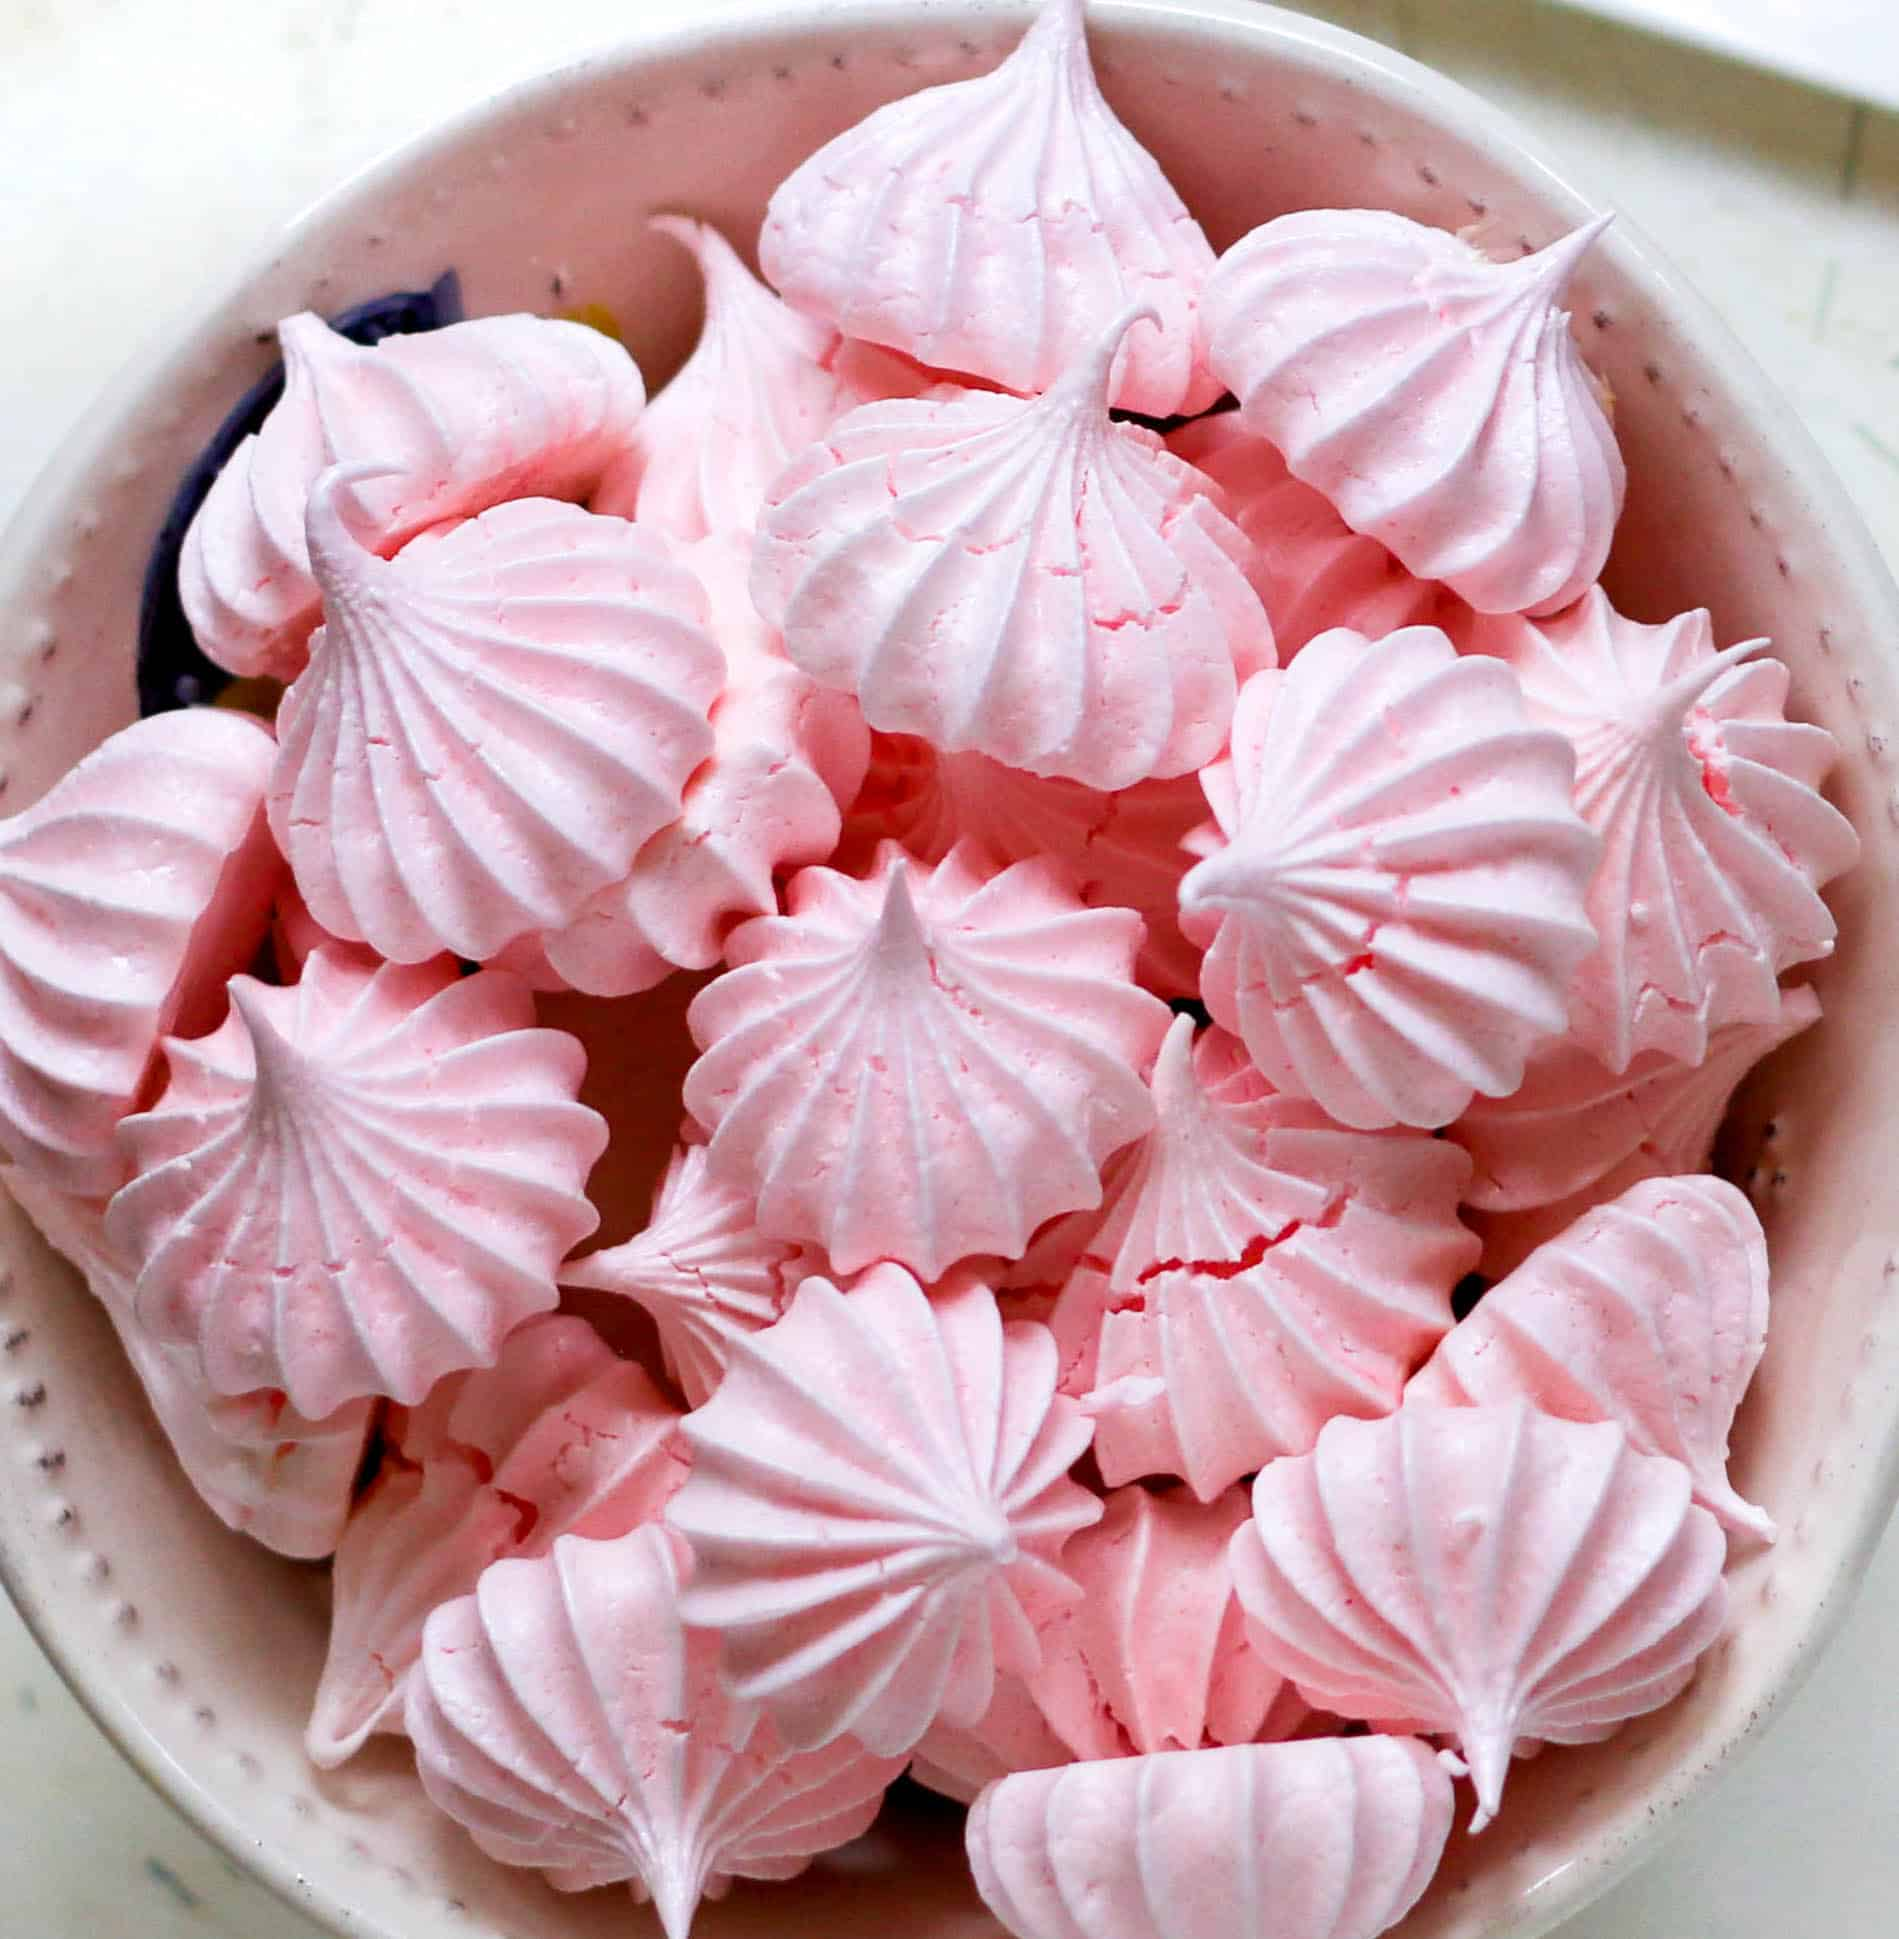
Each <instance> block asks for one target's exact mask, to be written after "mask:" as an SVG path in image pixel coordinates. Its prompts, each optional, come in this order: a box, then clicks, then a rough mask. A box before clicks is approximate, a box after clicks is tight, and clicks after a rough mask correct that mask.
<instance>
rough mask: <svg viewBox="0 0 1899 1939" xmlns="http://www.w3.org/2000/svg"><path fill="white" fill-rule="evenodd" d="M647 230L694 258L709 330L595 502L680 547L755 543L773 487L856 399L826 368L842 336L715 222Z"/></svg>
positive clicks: (664, 224)
mask: <svg viewBox="0 0 1899 1939" xmlns="http://www.w3.org/2000/svg"><path fill="white" fill-rule="evenodd" d="M648 226H649V227H651V228H654V229H657V230H659V231H660V232H661V233H662V234H664V235H668V236H671V237H672V239H673V240H674V241H675V242H677V243H678V244H679V245H680V246H681V247H682V248H683V249H687V250H689V251H690V252H691V254H692V259H693V261H694V262H695V263H697V265H698V267H699V274H700V276H701V278H702V279H703V280H704V284H705V322H704V325H703V326H702V327H701V329H700V332H699V341H698V343H697V345H696V346H695V347H694V349H693V352H692V355H691V356H690V357H688V358H687V359H686V361H685V363H684V364H682V365H681V366H680V368H679V371H678V373H677V375H675V376H674V377H673V378H672V379H671V380H670V381H669V382H668V383H667V384H666V385H665V386H664V388H663V389H661V390H660V391H659V392H658V393H657V395H656V396H655V397H654V398H653V401H652V402H651V403H650V404H649V405H648V406H647V408H646V410H645V411H644V412H643V413H642V414H641V417H640V421H639V423H638V424H637V425H635V426H634V429H633V435H632V438H631V440H630V442H629V444H628V446H627V450H626V453H625V455H624V456H623V457H622V458H621V459H620V461H619V462H618V463H617V464H616V465H615V466H614V467H613V469H612V470H611V471H609V472H608V474H607V475H606V477H605V478H604V479H602V480H601V483H600V489H599V490H598V491H597V492H595V493H594V495H593V498H592V500H591V503H592V506H593V509H594V510H595V511H596V512H612V513H615V514H616V515H617V516H619V517H621V518H637V519H638V520H639V522H640V523H641V524H642V525H644V526H647V527H650V528H651V529H653V530H656V531H661V532H665V533H667V534H669V535H670V536H671V537H673V538H675V539H684V540H692V539H702V538H704V537H705V536H706V534H707V533H708V532H744V533H747V534H749V533H750V532H751V530H752V527H753V526H754V525H755V524H756V523H757V522H758V512H759V507H760V506H761V505H763V504H764V502H765V489H766V487H767V486H768V485H769V484H770V483H771V481H772V480H773V479H774V478H775V477H776V476H777V475H778V473H779V472H781V471H782V470H783V469H784V468H785V465H786V464H787V462H789V460H790V459H791V458H793V457H794V456H795V455H796V454H797V453H798V452H800V451H802V450H803V449H804V448H805V446H806V445H808V444H809V443H810V442H811V441H812V439H813V438H816V437H820V436H822V435H823V433H824V430H825V427H826V426H827V425H828V424H829V423H830V422H831V420H832V419H833V418H834V417H836V416H837V414H838V412H839V411H840V410H841V409H843V408H845V407H846V406H847V405H849V404H852V403H856V402H859V401H861V400H860V399H859V398H857V397H856V396H854V395H853V394H852V392H851V391H850V390H848V389H847V388H846V387H845V386H844V385H843V384H842V383H840V381H839V379H838V377H837V375H836V374H835V372H834V371H833V370H832V368H831V363H832V359H833V358H834V357H835V355H836V353H837V350H838V348H839V342H840V339H839V337H838V333H837V332H836V330H834V329H833V328H832V327H831V326H830V325H829V324H828V323H825V322H822V321H820V320H819V319H818V318H816V317H810V316H805V315H803V314H801V313H800V312H799V311H797V310H794V309H792V308H791V307H790V305H789V304H786V303H783V302H781V301H780V300H779V299H778V298H777V297H776V296H774V295H773V294H772V292H771V291H770V290H768V289H767V288H766V287H765V286H764V284H763V283H761V282H760V281H759V280H758V278H757V277H755V276H754V275H753V274H752V272H751V271H750V270H749V269H747V268H746V267H745V265H744V263H742V262H741V261H740V260H739V258H738V255H737V252H736V251H735V250H734V249H733V247H732V245H731V244H730V243H729V242H727V241H726V239H725V238H724V237H723V236H722V235H721V234H720V233H719V232H718V230H716V229H715V228H713V227H712V225H711V224H710V223H706V222H692V221H689V220H687V219H686V218H685V217H684V216H677V215H657V216H654V217H653V218H652V220H651V222H650V223H649V225H648Z"/></svg>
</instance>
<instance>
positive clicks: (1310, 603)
mask: <svg viewBox="0 0 1899 1939" xmlns="http://www.w3.org/2000/svg"><path fill="white" fill-rule="evenodd" d="M1167 448H1168V450H1169V451H1171V452H1173V454H1174V455H1175V456H1176V457H1177V458H1185V459H1186V460H1187V462H1188V463H1189V464H1191V465H1192V466H1194V467H1195V469H1196V470H1199V471H1203V472H1205V473H1206V475H1207V476H1208V477H1209V478H1211V479H1212V480H1213V482H1214V483H1215V484H1216V485H1218V486H1219V487H1220V489H1221V491H1222V492H1224V493H1225V495H1226V498H1225V503H1226V509H1227V512H1228V515H1229V516H1230V517H1231V518H1232V520H1233V523H1234V524H1235V525H1237V526H1238V527H1239V529H1240V531H1241V533H1242V534H1243V535H1244V536H1245V539H1246V542H1247V547H1248V552H1247V561H1246V576H1247V579H1248V581H1249V582H1250V583H1251V585H1252V588H1253V590H1254V591H1255V592H1256V593H1258V595H1259V602H1260V604H1261V605H1262V606H1264V607H1265V608H1266V616H1267V618H1268V619H1269V620H1271V622H1272V628H1273V642H1274V644H1275V645H1276V646H1277V647H1278V649H1279V657H1280V659H1281V660H1282V661H1284V660H1290V659H1291V658H1292V656H1293V655H1294V654H1295V653H1297V652H1298V651H1299V649H1300V648H1301V647H1302V646H1304V645H1305V644H1306V642H1307V641H1308V640H1311V639H1316V638H1317V637H1318V635H1319V634H1321V633H1329V632H1331V631H1332V629H1333V628H1334V627H1338V626H1348V627H1350V628H1351V630H1352V631H1353V632H1354V633H1363V634H1364V635H1365V637H1366V638H1367V639H1373V640H1379V639H1383V638H1384V636H1385V635H1386V634H1387V633H1396V632H1398V631H1399V630H1400V629H1401V628H1403V627H1406V626H1435V627H1438V628H1440V629H1441V630H1442V631H1443V632H1445V633H1448V634H1449V635H1450V637H1451V638H1452V639H1453V640H1454V641H1457V642H1458V643H1459V644H1460V645H1461V644H1462V642H1463V636H1464V633H1465V631H1466V630H1467V628H1468V626H1469V624H1470V621H1471V619H1472V617H1473V615H1472V613H1471V610H1470V608H1469V607H1468V606H1466V605H1465V603H1464V602H1463V601H1462V600H1461V599H1459V598H1458V597H1457V595H1456V594H1455V593H1454V592H1452V591H1451V590H1450V589H1449V587H1447V586H1440V585H1438V584H1437V583H1436V582H1435V581H1433V580H1430V579H1419V578H1415V577H1414V576H1413V575H1412V574H1411V573H1409V572H1407V571H1406V570H1405V569H1404V567H1403V566H1402V565H1400V564H1399V563H1398V561H1397V560H1396V559H1395V558H1393V557H1392V555H1391V553H1390V552H1388V551H1387V550H1386V549H1385V547H1384V546H1382V545H1380V544H1379V543H1378V541H1377V540H1376V539H1370V538H1367V537H1365V535H1364V534H1363V533H1362V532H1354V531H1353V530H1352V528H1351V527H1350V526H1349V525H1347V524H1346V523H1345V521H1344V520H1343V519H1342V518H1340V517H1339V515H1338V513H1337V512H1335V511H1334V510H1333V509H1332V505H1331V501H1330V500H1329V499H1327V498H1326V497H1325V496H1324V494H1323V493H1321V492H1316V491H1314V490H1313V489H1312V487H1311V486H1310V485H1302V484H1301V483H1300V482H1299V480H1298V479H1297V478H1295V477H1294V476H1293V475H1292V473H1291V472H1290V471H1288V470H1287V469H1286V461H1285V459H1284V458H1282V457H1281V456H1280V455H1279V453H1278V452H1277V451H1276V450H1275V449H1274V448H1273V447H1272V446H1271V445H1270V444H1268V443H1267V442H1266V440H1265V439H1264V438H1262V437H1261V436H1260V435H1259V434H1258V433H1257V432H1256V431H1249V430H1248V429H1247V428H1246V426H1245V425H1243V424H1242V423H1241V422H1240V420H1239V418H1238V416H1237V415H1235V414H1233V413H1231V412H1227V413H1223V414H1222V415H1220V416H1219V417H1202V418H1196V419H1194V421H1193V422H1192V423H1191V424H1183V425H1181V426H1180V427H1179V429H1178V430H1175V431H1170V432H1169V433H1168V434H1167Z"/></svg>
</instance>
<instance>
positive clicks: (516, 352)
mask: <svg viewBox="0 0 1899 1939" xmlns="http://www.w3.org/2000/svg"><path fill="white" fill-rule="evenodd" d="M277 338H278V342H279V344H280V345H281V347H282V351H283V362H284V391H283V396H282V397H281V398H280V399H279V400H278V402H277V404H276V406H275V407H274V408H273V409H272V411H271V413H270V416H269V417H268V418H266V419H265V421H264V425H263V428H262V429H261V430H260V431H258V432H257V434H256V435H255V436H254V437H249V438H246V439H245V440H244V442H243V443H242V444H240V445H239V446H238V448H237V450H236V451H235V452H234V453H233V454H232V456H231V460H230V462H229V463H228V464H227V465H226V466H225V467H224V469H223V470H222V471H221V472H219V474H218V476H217V477H216V479H215V480H214V481H213V482H212V486H211V489H210V491H209V493H207V494H206V497H205V501H204V503H203V504H202V505H201V506H200V507H199V509H198V512H197V515H196V517H194V518H193V520H192V521H191V525H190V528H189V529H188V530H187V531H186V533H185V540H184V547H183V550H182V551H181V553H180V555H179V561H178V591H179V596H180V598H181V599H182V601H183V603H184V609H185V617H186V618H187V619H188V620H189V621H190V622H191V630H192V632H193V633H194V634H195V635H196V637H197V641H198V644H199V645H200V646H201V647H202V648H203V649H204V650H205V652H206V653H207V654H209V655H210V657H211V658H212V659H213V660H215V661H216V662H217V663H218V664H219V665H220V666H222V667H226V668H228V669H229V670H230V671H231V672H232V673H236V674H269V675H271V676H273V677H274V678H277V679H280V680H290V679H294V678H295V677H296V675H297V673H298V672H299V671H300V670H301V668H302V666H303V660H304V644H305V642H306V641H307V640H308V638H309V636H310V631H311V629H312V628H313V627H314V626H315V625H316V623H317V621H318V619H319V618H320V617H321V612H320V604H319V594H318V590H317V585H316V581H315V579H314V578H313V577H312V576H311V572H310V555H309V550H308V547H307V545H306V543H305V539H304V510H305V506H306V504H307V501H308V498H309V493H310V487H311V486H312V485H314V484H315V483H316V481H317V479H318V477H320V476H321V475H322V473H323V472H325V471H327V470H328V469H329V468H330V466H331V465H333V464H338V463H343V462H350V461H369V462H373V463H376V464H381V465H388V466H390V467H392V470H391V473H390V475H389V476H387V477H384V478H382V479H379V480H377V481H376V482H375V483H373V484H367V485H364V486H363V487H361V489H360V490H359V492H358V494H357V498H358V503H359V504H360V506H361V509H362V514H363V518H364V522H365V528H366V531H367V533H368V535H369V536H370V538H371V541H372V543H373V544H374V547H375V549H376V550H377V551H378V552H380V553H383V554H385V555H387V554H388V553H391V552H393V551H395V550H396V549H397V547H399V546H400V545H401V544H402V543H403V542H404V541H405V540H406V539H409V538H411V537H413V536H414V535H415V534H416V533H417V532H420V531H421V530H423V529H424V527H426V526H429V525H434V524H437V523H439V522H440V521H441V520H443V519H446V518H455V517H462V516H465V515H467V514H470V513H473V512H479V511H485V510H486V509H487V508H488V507H489V506H490V505H498V504H501V503H502V502H503V501H504V500H507V499H510V498H525V497H539V498H571V499H578V498H584V497H586V495H587V494H588V493H589V492H590V491H592V490H593V488H594V486H595V485H597V484H598V483H599V482H600V478H601V474H602V473H603V472H604V471H605V470H606V469H607V467H608V465H609V464H610V463H611V462H612V461H613V460H614V459H615V458H616V457H617V456H618V455H619V453H620V452H622V451H623V450H624V449H625V447H626V444H627V441H628V440H629V439H630V438H631V436H632V434H633V427H634V425H635V424H636V423H637V422H638V420H639V415H640V411H641V408H642V407H643V405H644V404H645V401H646V389H645V385H644V384H643V383H642V381H641V379H640V373H639V367H638V365H636V364H635V363H634V361H633V359H632V358H631V357H629V356H628V355H627V353H626V352H625V350H623V349H622V348H621V347H620V345H619V344H617V343H615V342H614V341H613V339H612V338H610V337H605V336H602V335H601V334H600V332H599V331H597V330H591V329H589V328H587V326H586V325H584V324H580V323H565V322H557V321H554V320H552V319H549V318H547V317H538V316H485V317H476V318H473V319H471V320H470V321H468V322H466V323H453V324H450V325H449V326H448V327H447V328H446V329H441V330H430V331H425V332H422V333H419V334H416V335H411V336H393V337H389V338H386V339H385V340H384V341H383V342H381V343H379V344H377V345H375V346H374V347H373V348H365V347H364V346H362V345H360V344H354V343H351V342H350V341H349V339H348V338H347V337H343V336H339V335H338V334H337V333H336V332H335V331H334V330H332V329H331V328H330V327H329V326H328V325H327V324H326V323H325V322H324V321H323V319H322V318H321V317H318V316H313V315H312V314H311V313H310V312H309V311H307V310H306V311H302V312H300V313H299V314H297V315H296V316H292V317H286V318H285V319H284V320H283V322H281V323H280V324H279V325H278V326H277Z"/></svg>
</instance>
